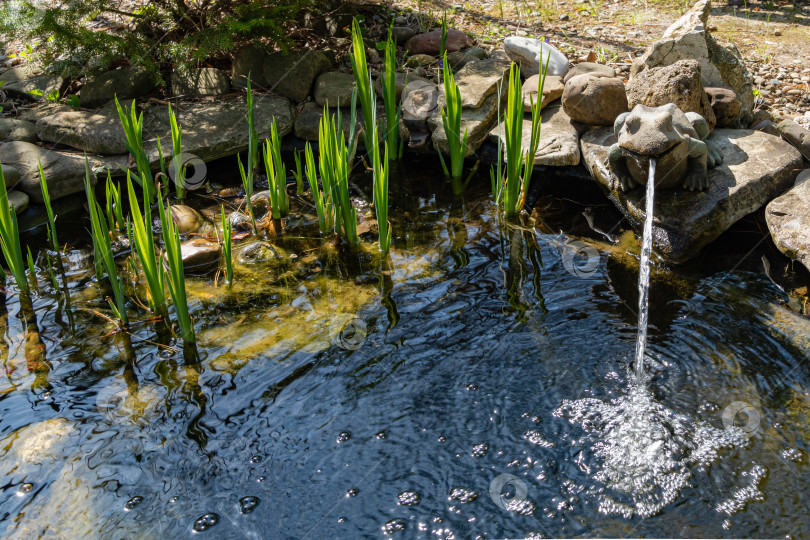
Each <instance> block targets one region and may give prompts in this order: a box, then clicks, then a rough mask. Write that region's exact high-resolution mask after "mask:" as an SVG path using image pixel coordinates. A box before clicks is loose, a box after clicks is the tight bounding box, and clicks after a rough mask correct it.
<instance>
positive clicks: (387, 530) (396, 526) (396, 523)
mask: <svg viewBox="0 0 810 540" xmlns="http://www.w3.org/2000/svg"><path fill="white" fill-rule="evenodd" d="M404 530H405V522H404V521H402V520H401V519H392V520H391V521H389V522H387V523H386V524H385V525H383V526H382V531H383V534H393V533H395V532H397V531H404Z"/></svg>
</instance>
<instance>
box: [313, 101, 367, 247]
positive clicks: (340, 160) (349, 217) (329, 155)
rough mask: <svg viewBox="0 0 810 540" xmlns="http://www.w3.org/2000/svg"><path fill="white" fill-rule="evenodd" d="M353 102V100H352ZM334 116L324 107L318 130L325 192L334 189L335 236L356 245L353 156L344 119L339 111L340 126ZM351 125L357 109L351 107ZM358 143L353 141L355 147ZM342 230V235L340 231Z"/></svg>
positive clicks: (332, 200)
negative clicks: (351, 189) (351, 193)
mask: <svg viewBox="0 0 810 540" xmlns="http://www.w3.org/2000/svg"><path fill="white" fill-rule="evenodd" d="M352 101H353V102H354V99H353V100H352ZM335 120H336V119H335V116H334V115H330V114H329V107H328V106H325V107H324V111H323V117H322V118H321V123H320V126H319V127H318V142H319V147H320V156H319V158H320V160H319V161H320V171H321V180H322V182H323V185H324V189H326V188H327V186H328V187H329V189H330V190H331V193H330V199H331V202H332V205H333V208H334V216H335V220H334V225H335V233H337V234H338V236H342V237H343V238H344V239H345V240H346V241H347V242H350V243H357V242H358V241H359V239H358V237H357V209H355V208H354V207H353V206H352V201H351V199H350V197H349V176H350V174H351V162H352V156H353V155H354V151H353V148H351V149H350V147H349V145H348V144H347V143H346V139H345V138H344V137H343V130H342V129H341V126H342V125H343V118H342V115H341V113H340V109H338V113H337V123H336V121H335ZM351 120H352V125H354V121H355V109H354V107H352V118H351ZM356 144H357V141H356V140H355V141H354V144H353V147H354V145H356ZM341 229H342V232H341Z"/></svg>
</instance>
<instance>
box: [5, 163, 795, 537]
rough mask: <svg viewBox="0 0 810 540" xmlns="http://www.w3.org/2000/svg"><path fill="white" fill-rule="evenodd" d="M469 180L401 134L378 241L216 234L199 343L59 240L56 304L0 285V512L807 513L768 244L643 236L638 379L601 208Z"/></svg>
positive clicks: (524, 527) (346, 532) (225, 525)
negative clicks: (661, 253)
mask: <svg viewBox="0 0 810 540" xmlns="http://www.w3.org/2000/svg"><path fill="white" fill-rule="evenodd" d="M538 178H540V177H539V176H538ZM355 180H356V181H355V184H356V187H357V192H358V193H364V192H367V190H368V187H369V185H370V178H368V177H366V176H360V177H358V178H356V179H355ZM540 181H541V180H538V182H540ZM572 185H575V184H572ZM574 189H575V190H576V189H577V188H574ZM487 191H488V182H486V179H485V178H484V175H483V174H481V173H480V172H479V176H478V177H477V178H476V179H474V180H473V182H472V183H471V184H470V186H469V187H468V188H467V189H466V190H465V191H464V193H463V194H461V195H457V194H454V193H453V189H452V187H451V186H450V185H449V184H447V183H445V182H444V181H443V179H442V178H441V174H440V172H439V171H437V170H435V169H432V168H430V167H428V166H425V164H424V163H421V162H419V161H414V162H413V163H407V164H404V165H403V168H402V170H401V171H397V174H395V175H393V176H392V179H391V212H390V216H391V223H392V228H393V244H392V245H393V247H392V251H391V254H390V257H388V258H385V259H382V260H381V259H380V257H379V255H377V252H376V246H375V245H374V244H373V243H372V241H373V238H374V236H375V235H376V232H375V231H374V230H373V229H371V230H370V232H369V233H365V234H366V236H365V237H364V238H366V240H367V241H366V242H364V243H362V244H361V246H360V247H358V248H355V249H353V250H347V249H342V248H337V247H335V246H334V244H332V243H331V242H324V241H323V239H321V238H319V237H318V235H317V234H316V233H310V232H309V231H308V230H305V232H304V233H301V234H300V235H299V234H298V233H296V235H295V236H293V235H292V234H291V235H289V236H287V237H284V238H279V239H277V240H276V241H274V242H273V243H272V249H271V250H264V251H257V250H255V249H253V250H252V251H250V252H249V253H253V254H254V255H255V253H262V254H264V255H263V256H262V257H263V258H257V257H255V256H254V257H253V258H252V259H250V260H247V259H246V257H247V255H243V254H242V251H241V250H242V249H246V248H247V247H249V246H250V245H252V244H253V242H248V241H246V243H245V244H244V245H241V244H240V245H239V246H236V247H237V248H238V249H239V254H238V255H237V258H238V257H240V256H242V259H240V262H238V265H237V279H236V282H235V284H234V287H233V290H231V291H228V290H227V289H226V288H225V287H223V286H222V285H221V281H219V282H217V281H216V280H215V277H214V276H200V277H193V278H189V280H188V283H187V286H188V291H189V298H190V309H191V313H192V315H193V317H194V322H195V330H196V334H197V338H198V353H199V354H198V356H197V357H196V360H195V361H191V362H189V361H186V360H184V354H183V351H182V344H181V343H179V342H178V341H177V340H176V338H174V337H172V336H171V335H169V334H167V333H166V332H164V331H161V330H160V328H159V327H155V325H154V324H152V323H150V322H148V314H147V313H146V312H143V313H142V315H141V316H140V317H133V319H134V320H135V321H136V322H135V323H134V324H133V325H132V328H131V329H130V330H129V332H128V333H122V332H117V331H115V327H114V325H112V324H110V323H108V322H107V321H106V320H105V319H104V318H103V317H100V316H98V315H97V313H102V314H103V313H106V310H107V309H108V308H107V307H106V302H105V301H104V297H105V296H106V295H107V294H108V292H106V291H105V290H104V287H99V284H98V283H97V282H96V280H95V279H94V277H93V269H92V262H91V258H90V257H89V251H88V249H87V244H86V242H87V240H86V239H85V240H84V243H82V242H81V241H79V240H78V238H77V239H76V240H71V241H70V242H71V246H72V247H71V249H70V250H69V252H68V253H67V254H66V256H65V258H64V266H65V276H66V278H67V281H68V290H69V295H70V308H67V307H66V304H65V303H64V295H62V296H60V295H59V294H58V293H57V292H56V291H54V290H53V289H52V287H50V285H49V284H48V283H46V282H45V281H44V280H40V292H39V293H38V294H37V295H35V297H34V301H33V305H34V313H35V315H36V319H35V324H28V322H26V321H24V320H23V319H21V318H20V317H19V312H20V307H19V301H18V299H17V297H16V296H14V295H13V294H9V291H6V294H5V296H4V299H5V300H4V302H2V303H0V306H1V307H0V319H2V320H3V321H5V324H4V325H3V327H4V328H5V334H4V336H3V337H4V339H3V340H0V354H2V359H1V360H2V365H3V366H4V370H5V372H4V379H3V382H2V385H1V386H0V475H2V477H3V478H4V479H5V482H3V485H2V487H0V534H2V535H3V536H4V537H12V538H31V537H38V536H42V535H44V536H48V535H50V536H56V537H84V536H87V537H139V538H165V537H171V538H190V537H195V538H202V537H203V536H204V535H209V536H211V537H216V538H230V537H249V538H254V537H255V538H266V537H273V538H323V537H341V538H361V537H362V538H379V537H381V536H383V537H385V536H389V535H390V536H392V537H397V536H400V537H403V538H405V537H409V538H410V537H416V538H435V537H439V538H453V537H455V538H473V537H476V536H480V537H486V538H504V537H518V538H522V537H529V536H530V535H532V534H535V535H540V536H555V537H562V536H612V537H620V536H684V537H696V536H711V537H713V536H717V537H724V536H729V537H773V536H776V535H779V536H784V535H793V536H794V537H803V536H808V534H810V531H809V530H808V529H807V524H806V523H805V520H804V519H803V518H802V517H801V516H803V515H804V514H805V513H806V508H805V506H804V503H803V502H802V501H803V499H806V496H807V495H808V492H807V490H808V488H807V486H808V485H810V482H809V481H808V480H810V478H809V477H808V470H807V459H808V458H807V451H808V447H807V440H808V436H810V430H808V428H807V425H808V421H810V398H808V395H810V389H808V380H807V379H808V372H807V361H808V358H810V342H809V341H808V339H807V336H808V335H810V332H809V331H808V329H810V323H808V321H807V319H806V318H803V317H801V316H799V315H797V314H796V313H794V312H793V311H791V310H790V309H789V306H788V304H787V299H786V295H785V294H784V293H783V292H782V291H781V290H779V289H778V288H777V287H776V286H775V285H774V284H773V283H771V282H770V281H769V280H768V278H767V277H766V276H765V275H764V274H763V273H762V271H761V268H760V267H759V266H756V265H754V264H753V263H752V264H749V263H748V262H746V263H745V264H741V265H739V264H737V261H738V260H740V257H739V256H738V257H736V260H735V258H734V257H731V256H729V260H728V262H727V263H725V262H723V263H717V265H718V266H717V267H715V268H711V269H710V270H707V269H705V268H701V267H699V266H693V267H688V268H685V269H677V268H676V269H673V268H668V267H667V266H665V265H663V264H661V263H660V262H654V264H653V268H652V273H651V280H652V290H651V301H650V302H651V312H650V333H649V340H648V359H649V361H648V365H647V375H648V377H649V380H648V383H647V388H648V391H633V390H632V385H631V381H632V378H631V377H630V374H629V368H630V366H631V364H632V361H633V355H634V344H635V338H636V330H637V318H636V316H635V314H634V309H635V307H634V306H637V305H638V292H637V287H636V285H637V281H636V279H637V275H638V250H639V246H638V241H637V240H636V239H635V237H633V235H632V234H629V235H628V234H627V231H626V226H625V225H624V223H623V222H622V220H621V218H620V216H617V213H616V212H615V211H613V210H612V208H611V207H610V206H609V204H608V203H607V201H605V200H604V199H602V200H600V199H598V197H594V198H593V199H592V200H589V199H587V198H586V199H583V198H580V197H577V198H572V197H570V196H568V195H566V194H565V193H558V192H555V191H554V190H550V192H549V193H544V194H541V195H540V196H539V197H538V198H537V204H536V205H535V212H534V214H533V215H534V219H533V220H528V219H526V218H524V219H523V220H522V221H519V222H514V223H504V222H503V221H502V219H501V218H500V216H499V213H498V212H497V210H496V209H495V208H493V206H492V205H491V203H490V200H489V196H488V193H487ZM576 201H579V202H576ZM213 202H215V203H216V205H217V207H218V205H219V202H218V201H211V200H209V199H206V198H204V197H199V198H197V199H195V200H194V201H193V204H195V205H197V206H198V207H199V208H201V209H203V208H204V207H205V206H206V205H212V203H213ZM358 204H360V205H361V213H364V215H367V213H368V207H367V205H366V206H363V203H362V201H360V202H358ZM295 219H300V220H302V222H304V223H314V222H312V221H311V219H310V218H309V217H307V216H306V215H301V216H297V217H296V218H295ZM308 220H309V221H308ZM68 223H70V222H68ZM75 223H79V224H80V222H75ZM75 223H74V228H75ZM315 227H316V228H317V225H315ZM32 234H35V233H32ZM76 236H77V237H78V236H79V235H78V234H77V235H76ZM60 237H61V235H60ZM66 238H67V236H66ZM39 241H40V251H41V249H44V248H41V246H42V245H44V243H43V242H42V239H40V240H39ZM33 245H34V246H35V247H36V246H37V244H36V243H35V242H34V243H33ZM260 247H261V246H260ZM729 249H730V253H733V251H734V249H732V248H729ZM748 249H749V246H748V245H741V246H740V248H739V253H740V254H744V253H746V252H747V251H748ZM235 251H236V250H235ZM39 260H40V261H44V260H46V259H45V258H43V257H40V258H39ZM754 262H756V263H757V264H759V263H758V261H754ZM41 275H45V274H44V273H41ZM60 298H62V300H60ZM674 300H678V301H680V303H679V302H675V303H671V302H672V301H674ZM687 301H688V302H687ZM66 309H70V312H71V313H72V316H73V323H72V326H71V324H69V322H68V320H67V318H66V316H64V313H65V310H66ZM132 309H133V313H135V312H136V308H135V307H133V308H132ZM35 353H36V354H35ZM29 358H30V359H31V360H35V358H36V362H35V364H29V363H28V362H27V361H28V359H29ZM46 358H47V361H46ZM29 366H35V367H36V366H47V370H46V369H39V368H37V369H34V370H33V371H32V370H30V369H29ZM751 419H754V420H756V422H753V421H752V420H751ZM65 516H69V518H68V517H65ZM195 530H196V531H198V532H197V533H195V532H194V531H195Z"/></svg>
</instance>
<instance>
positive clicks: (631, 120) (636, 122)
mask: <svg viewBox="0 0 810 540" xmlns="http://www.w3.org/2000/svg"><path fill="white" fill-rule="evenodd" d="M625 126H626V129H627V133H630V134H631V135H632V134H634V133H638V130H639V129H640V128H641V118H639V117H638V116H634V115H631V116H629V117H628V118H627V121H626V122H625Z"/></svg>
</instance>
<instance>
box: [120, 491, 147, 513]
mask: <svg viewBox="0 0 810 540" xmlns="http://www.w3.org/2000/svg"><path fill="white" fill-rule="evenodd" d="M142 502H143V497H141V496H140V495H135V496H134V497H132V498H131V499H130V500H128V501H127V502H126V504H125V505H124V510H126V511H127V512H129V511H130V510H133V509H134V508H135V507H136V506H138V505H139V504H141V503H142Z"/></svg>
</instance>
